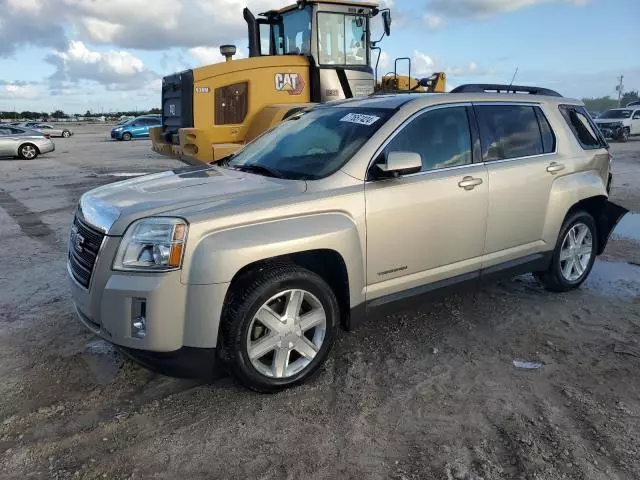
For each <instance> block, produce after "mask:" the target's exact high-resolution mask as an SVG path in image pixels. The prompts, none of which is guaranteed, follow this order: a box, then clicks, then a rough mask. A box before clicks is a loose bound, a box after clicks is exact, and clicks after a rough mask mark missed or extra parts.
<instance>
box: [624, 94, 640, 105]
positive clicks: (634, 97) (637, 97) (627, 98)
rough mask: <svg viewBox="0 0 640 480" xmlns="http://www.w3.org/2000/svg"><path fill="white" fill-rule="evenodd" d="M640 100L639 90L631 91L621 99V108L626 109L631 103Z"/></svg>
mask: <svg viewBox="0 0 640 480" xmlns="http://www.w3.org/2000/svg"><path fill="white" fill-rule="evenodd" d="M638 100H640V95H638V90H630V91H628V92H626V93H625V94H624V95H622V98H621V99H620V106H622V107H624V106H626V105H627V104H629V103H631V102H637V101H638Z"/></svg>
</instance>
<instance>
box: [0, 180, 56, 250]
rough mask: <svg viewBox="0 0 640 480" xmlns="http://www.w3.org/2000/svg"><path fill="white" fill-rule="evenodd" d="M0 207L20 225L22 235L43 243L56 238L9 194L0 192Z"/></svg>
mask: <svg viewBox="0 0 640 480" xmlns="http://www.w3.org/2000/svg"><path fill="white" fill-rule="evenodd" d="M0 207H2V209H3V210H4V211H5V212H7V214H8V215H9V216H10V217H11V218H12V219H13V220H14V221H15V222H16V223H17V224H18V227H20V230H21V231H22V233H24V234H25V235H27V236H28V237H29V238H33V239H35V240H39V241H43V240H46V239H48V238H55V232H54V231H53V230H52V229H51V227H49V226H48V225H47V224H46V223H44V222H43V221H42V219H41V218H40V215H39V214H37V213H35V212H33V211H32V210H31V209H29V207H27V206H26V205H25V204H24V203H22V202H21V201H20V200H18V199H17V198H15V197H14V196H13V195H11V194H10V193H9V192H7V191H5V190H0Z"/></svg>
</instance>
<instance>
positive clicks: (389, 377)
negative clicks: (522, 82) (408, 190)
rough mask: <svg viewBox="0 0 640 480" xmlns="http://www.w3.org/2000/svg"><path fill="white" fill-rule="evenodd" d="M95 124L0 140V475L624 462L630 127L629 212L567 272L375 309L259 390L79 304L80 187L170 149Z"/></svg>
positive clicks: (624, 155) (631, 289)
mask: <svg viewBox="0 0 640 480" xmlns="http://www.w3.org/2000/svg"><path fill="white" fill-rule="evenodd" d="M107 135H108V128H107V127H104V126H84V127H76V135H75V136H74V137H72V138H70V139H56V140H55V142H56V151H55V152H53V153H52V154H49V155H44V156H42V157H40V158H38V159H37V160H34V161H19V160H12V159H0V245H1V246H2V248H1V249H0V262H1V264H2V268H1V270H0V378H1V379H2V380H1V381H0V478H3V479H5V478H6V479H25V478H87V479H89V478H92V479H93V478H100V479H101V478H161V479H165V478H166V479H176V478H189V479H198V478H241V479H247V478H251V479H253V478H256V479H258V478H259V479H285V478H286V479H289V478H290V479H298V478H305V479H320V478H339V479H343V478H353V479H398V480H408V479H446V480H450V479H466V480H479V479H484V480H488V479H540V480H542V479H549V480H556V479H560V478H567V479H603V480H604V479H607V480H611V479H637V478H640V358H639V356H640V339H639V335H640V190H639V189H638V185H639V184H640V140H635V141H631V142H629V143H627V144H618V143H614V144H613V145H612V151H613V152H614V153H615V155H616V161H615V166H614V168H615V175H616V177H615V188H614V192H613V197H614V200H615V201H617V202H619V203H621V204H622V205H624V206H626V207H627V208H629V209H631V210H633V211H634V212H635V215H629V216H627V217H626V218H625V220H624V223H622V224H621V225H620V226H619V228H618V230H617V232H616V237H615V239H614V240H613V241H612V242H611V244H610V246H609V247H608V249H607V251H606V254H605V255H604V256H603V257H601V258H600V259H599V260H598V261H597V263H596V266H595V269H594V271H593V273H592V275H591V277H590V279H589V280H588V281H587V282H586V283H585V285H584V286H583V288H581V289H580V290H578V291H574V292H571V293H567V294H560V295H559V294H551V293H548V292H546V291H545V290H543V289H542V288H541V287H540V286H539V285H538V284H537V283H536V282H535V281H534V280H533V279H532V278H531V277H530V276H522V277H517V278H515V279H512V280H509V281H505V282H502V283H498V284H496V285H493V286H490V287H488V288H486V289H484V290H482V291H480V292H475V293H468V294H461V295H454V296H451V297H448V298H446V299H444V300H442V301H440V302H436V303H428V304H424V305H421V306H420V307H419V308H418V309H416V310H406V311H397V312H395V313H394V314H393V315H392V316H389V317H386V318H385V317H380V318H371V319H369V321H368V323H367V325H366V326H365V327H364V328H362V329H361V330H359V331H357V332H355V333H352V334H347V333H343V334H342V335H341V336H340V338H339V340H338V342H337V345H336V348H335V350H334V353H333V354H332V357H331V359H330V361H329V363H328V365H327V367H326V368H325V369H324V371H322V373H321V374H320V375H319V376H318V377H317V378H316V379H315V380H314V381H312V382H311V383H309V384H307V385H304V386H302V387H300V388H297V389H294V390H289V391H286V392H284V393H280V394H277V395H271V396H266V395H259V394H255V393H251V392H248V391H247V390H244V389H243V388H241V387H239V386H238V385H236V384H235V383H234V382H233V380H231V379H229V378H223V379H220V380H218V381H216V382H214V383H212V384H201V383H197V382H194V381H187V380H181V379H173V378H167V377H163V376H160V375H157V374H154V373H151V372H149V371H147V370H145V369H143V368H140V367H138V366H136V365H134V364H131V363H130V362H129V361H127V360H123V359H122V358H121V357H120V356H119V355H118V354H116V353H115V352H114V351H113V350H112V349H111V348H110V347H109V346H108V345H107V344H105V343H104V342H102V341H99V340H96V339H95V338H93V337H92V336H91V335H90V334H89V333H88V332H87V331H86V330H85V329H84V327H82V325H81V324H80V323H79V322H78V321H76V319H75V317H74V313H73V311H72V306H71V304H70V300H69V294H68V287H67V274H66V268H65V251H66V239H67V235H68V231H69V226H70V222H71V218H72V214H73V210H74V208H75V205H76V202H77V201H78V198H79V196H80V195H81V194H82V193H83V192H84V191H86V190H88V189H90V188H93V187H95V186H98V185H102V184H105V183H109V182H113V181H116V180H118V179H120V178H121V176H126V175H129V174H135V173H140V172H156V171H161V170H165V169H168V168H175V167H177V166H181V165H182V164H179V163H178V162H174V161H171V160H169V159H164V158H161V157H158V156H157V155H155V154H153V153H152V152H151V150H150V143H149V141H147V140H140V141H133V142H128V143H123V142H111V141H108V140H107ZM513 360H527V361H540V362H543V363H544V367H543V368H542V369H538V370H522V369H516V368H515V367H514V366H513V363H512V362H513Z"/></svg>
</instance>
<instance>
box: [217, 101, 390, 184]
mask: <svg viewBox="0 0 640 480" xmlns="http://www.w3.org/2000/svg"><path fill="white" fill-rule="evenodd" d="M392 114H393V110H390V109H381V108H342V107H318V108H316V109H314V110H311V111H309V112H307V113H303V114H299V115H296V116H294V117H292V118H291V119H289V120H287V121H285V122H283V123H281V124H280V125H279V126H278V127H276V128H274V129H273V130H270V131H269V132H267V133H265V134H264V135H262V136H260V137H258V138H257V139H256V140H254V141H253V142H251V143H249V144H248V145H247V146H246V147H245V148H243V149H242V150H241V151H240V152H238V153H237V154H235V155H234V156H233V157H231V159H230V160H229V161H228V162H227V166H229V167H231V168H238V169H240V170H242V169H246V170H251V171H254V172H255V173H262V174H271V175H272V176H278V177H282V178H289V179H300V180H315V179H319V178H323V177H326V176H328V175H331V174H332V173H334V172H336V171H337V170H338V169H340V168H341V167H342V166H343V165H344V164H345V163H347V161H348V160H349V159H350V158H351V157H352V156H353V155H354V154H355V153H356V152H357V151H358V150H359V149H360V147H362V145H364V143H365V142H366V141H367V140H368V139H369V138H370V137H371V136H372V135H373V134H374V133H375V132H376V131H377V130H378V129H379V128H380V126H381V125H382V124H384V123H385V122H386V121H387V120H388V119H389V117H391V115H392Z"/></svg>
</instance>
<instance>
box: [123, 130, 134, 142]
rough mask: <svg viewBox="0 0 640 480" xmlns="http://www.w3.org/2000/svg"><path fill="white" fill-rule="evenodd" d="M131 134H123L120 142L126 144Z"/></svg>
mask: <svg viewBox="0 0 640 480" xmlns="http://www.w3.org/2000/svg"><path fill="white" fill-rule="evenodd" d="M131 138H132V137H131V134H130V133H129V132H124V133H123V134H122V140H124V141H125V142H128V141H129V140H131Z"/></svg>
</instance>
